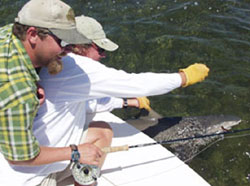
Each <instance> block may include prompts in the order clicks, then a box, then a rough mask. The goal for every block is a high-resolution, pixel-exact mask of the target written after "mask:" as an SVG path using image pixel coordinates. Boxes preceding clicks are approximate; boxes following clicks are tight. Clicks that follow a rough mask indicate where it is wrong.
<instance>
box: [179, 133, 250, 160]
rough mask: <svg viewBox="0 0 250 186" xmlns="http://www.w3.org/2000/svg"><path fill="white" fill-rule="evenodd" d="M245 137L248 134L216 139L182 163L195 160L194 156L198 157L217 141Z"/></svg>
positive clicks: (248, 134)
mask: <svg viewBox="0 0 250 186" xmlns="http://www.w3.org/2000/svg"><path fill="white" fill-rule="evenodd" d="M246 136H250V133H247V134H240V135H233V136H222V137H221V138H219V139H217V140H216V141H214V142H212V143H210V144H208V145H207V146H206V147H205V148H203V149H202V150H200V151H199V152H197V153H196V154H194V155H193V156H192V157H190V158H188V159H186V160H184V162H185V163H187V162H189V161H190V160H192V159H193V158H195V157H196V156H198V155H199V154H201V153H202V152H204V151H205V150H207V149H208V148H209V147H211V146H212V145H214V144H216V143H218V142H219V141H221V140H223V139H231V138H241V137H246Z"/></svg>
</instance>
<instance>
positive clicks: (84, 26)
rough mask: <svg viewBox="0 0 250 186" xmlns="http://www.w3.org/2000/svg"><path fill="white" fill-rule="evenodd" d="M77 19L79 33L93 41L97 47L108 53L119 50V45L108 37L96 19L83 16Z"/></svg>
mask: <svg viewBox="0 0 250 186" xmlns="http://www.w3.org/2000/svg"><path fill="white" fill-rule="evenodd" d="M75 19H76V28H77V29H78V31H79V32H80V33H81V34H82V35H84V36H86V37H87V38H88V39H90V40H92V41H93V42H94V43H95V44H96V45H97V46H99V47H101V48H103V49H105V50H107V51H114V50H116V49H117V48H118V45H117V44H115V43H114V42H113V41H111V40H110V39H108V38H107V37H106V34H105V32H104V30H103V28H102V25H101V24H100V23H99V22H97V21H96V20H95V19H94V18H91V17H88V16H83V15H82V16H77V17H76V18H75Z"/></svg>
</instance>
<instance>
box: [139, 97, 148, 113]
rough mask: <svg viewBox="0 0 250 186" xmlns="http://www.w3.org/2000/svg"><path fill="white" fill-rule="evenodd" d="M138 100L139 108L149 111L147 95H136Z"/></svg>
mask: <svg viewBox="0 0 250 186" xmlns="http://www.w3.org/2000/svg"><path fill="white" fill-rule="evenodd" d="M136 99H137V100H138V102H139V109H146V110H147V111H150V110H151V108H150V101H149V99H148V98H147V97H138V98H136Z"/></svg>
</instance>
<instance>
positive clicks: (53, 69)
mask: <svg viewBox="0 0 250 186" xmlns="http://www.w3.org/2000/svg"><path fill="white" fill-rule="evenodd" d="M47 69H48V72H49V74H51V75H56V74H58V73H59V72H61V71H62V69H63V63H62V61H61V58H59V57H58V56H57V57H55V58H53V59H52V60H51V61H50V62H49V63H48V65H47Z"/></svg>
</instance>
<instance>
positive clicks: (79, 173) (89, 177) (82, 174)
mask: <svg viewBox="0 0 250 186" xmlns="http://www.w3.org/2000/svg"><path fill="white" fill-rule="evenodd" d="M222 129H223V130H224V132H220V133H212V134H206V135H196V136H193V137H187V138H177V139H172V140H166V141H158V142H153V143H143V144H138V145H130V146H129V145H123V146H113V147H104V148H102V151H103V152H104V153H111V152H118V151H127V150H128V149H131V148H138V147H146V146H151V145H157V144H172V143H176V142H180V141H188V140H195V139H201V138H209V137H213V136H222V135H227V134H233V133H239V132H244V131H250V128H245V129H240V130H232V131H229V130H227V129H225V128H224V127H222ZM71 171H72V175H73V177H74V179H75V181H76V182H77V183H79V184H80V185H90V184H92V183H94V182H95V181H96V180H97V178H98V177H99V175H100V168H98V166H95V165H88V164H81V163H79V162H77V163H74V164H72V167H71Z"/></svg>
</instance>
